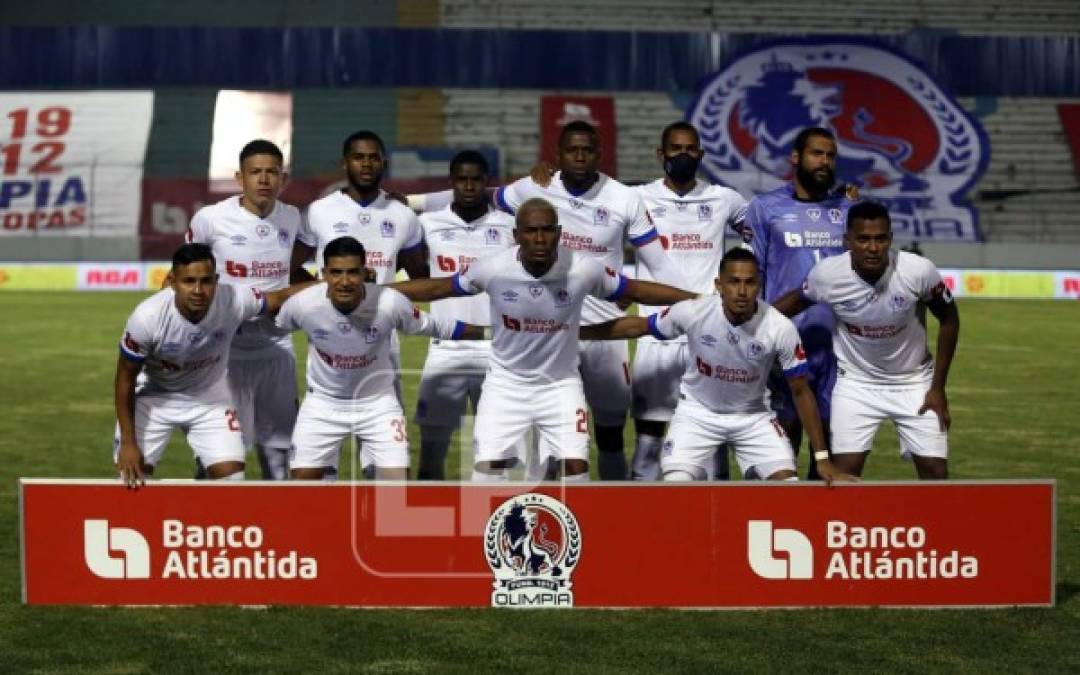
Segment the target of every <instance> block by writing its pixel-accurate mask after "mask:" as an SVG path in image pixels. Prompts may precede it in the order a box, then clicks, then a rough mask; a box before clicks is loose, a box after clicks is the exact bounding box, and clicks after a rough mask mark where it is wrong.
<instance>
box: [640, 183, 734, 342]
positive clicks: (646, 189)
mask: <svg viewBox="0 0 1080 675" xmlns="http://www.w3.org/2000/svg"><path fill="white" fill-rule="evenodd" d="M634 190H635V191H636V192H637V193H638V194H639V195H641V198H642V199H643V200H644V201H645V207H646V208H647V209H648V210H649V215H650V216H652V221H653V223H655V224H656V231H657V233H658V234H659V235H660V244H661V245H662V246H663V247H664V251H665V252H666V253H667V255H668V257H669V258H670V259H671V261H672V262H673V263H675V265H676V266H677V267H678V268H679V270H680V271H681V272H682V273H683V277H684V278H685V279H686V285H685V286H684V288H685V289H686V290H688V291H691V292H694V293H702V294H705V295H709V294H711V293H714V292H715V291H716V286H715V284H714V281H715V280H716V276H717V273H718V271H719V268H720V260H721V259H722V258H723V257H724V233H725V232H726V231H727V230H728V228H729V227H731V226H732V225H734V224H736V223H741V222H742V221H743V220H744V219H745V218H746V205H747V203H746V200H745V199H743V197H742V195H740V194H739V193H738V192H736V191H734V190H732V189H731V188H726V187H723V186H721V185H710V184H708V183H705V182H702V181H700V180H699V181H697V183H696V184H695V185H694V187H693V189H692V190H690V191H689V192H687V193H686V194H684V195H680V194H679V193H677V192H675V191H673V190H672V189H671V188H669V187H668V186H667V185H665V184H664V179H663V178H661V179H658V180H655V181H653V182H651V183H646V184H645V185H638V186H637V187H635V188H634ZM635 276H636V278H638V279H643V280H645V281H652V280H653V276H652V274H650V273H649V269H648V267H646V266H645V265H642V264H641V262H640V261H639V262H638V264H637V267H636V272H635ZM659 310H660V308H659V307H650V306H647V305H642V306H640V307H639V308H638V313H639V314H641V316H647V315H649V314H652V313H654V312H657V311H659ZM642 339H643V340H652V339H653V338H652V337H649V336H646V337H644V338H642ZM678 341H679V342H685V341H686V338H685V336H683V337H681V338H679V339H678Z"/></svg>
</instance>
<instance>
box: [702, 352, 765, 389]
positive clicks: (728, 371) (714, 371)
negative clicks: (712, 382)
mask: <svg viewBox="0 0 1080 675" xmlns="http://www.w3.org/2000/svg"><path fill="white" fill-rule="evenodd" d="M694 361H695V365H696V366H697V371H698V372H699V373H701V374H702V375H704V376H705V377H712V378H716V379H717V380H723V381H724V382H736V383H739V384H749V383H751V382H756V381H757V380H759V379H761V374H760V373H755V372H751V371H749V370H747V369H745V368H729V367H727V366H723V365H720V364H715V365H714V364H711V363H709V362H708V361H705V360H704V359H702V358H701V357H700V356H696V357H694Z"/></svg>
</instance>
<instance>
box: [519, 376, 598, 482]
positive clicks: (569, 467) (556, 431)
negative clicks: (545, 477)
mask: <svg viewBox="0 0 1080 675" xmlns="http://www.w3.org/2000/svg"><path fill="white" fill-rule="evenodd" d="M532 394H533V395H532V399H533V404H534V415H535V420H536V433H537V436H538V437H539V438H538V445H539V452H540V453H541V455H549V456H551V457H552V459H553V460H554V461H555V462H556V463H557V465H558V467H559V471H560V473H561V475H562V479H563V480H565V481H570V482H580V481H587V480H589V411H588V404H587V403H586V400H585V392H584V389H583V388H582V385H581V381H580V380H578V379H576V378H573V379H568V380H562V381H559V382H554V383H552V384H548V385H544V386H543V387H537V388H536V389H535V390H534V391H533V392H532Z"/></svg>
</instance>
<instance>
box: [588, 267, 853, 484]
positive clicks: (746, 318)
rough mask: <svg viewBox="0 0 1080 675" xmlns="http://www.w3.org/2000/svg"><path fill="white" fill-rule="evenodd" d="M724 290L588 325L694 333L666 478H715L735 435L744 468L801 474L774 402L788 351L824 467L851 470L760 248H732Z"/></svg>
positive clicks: (591, 332)
mask: <svg viewBox="0 0 1080 675" xmlns="http://www.w3.org/2000/svg"><path fill="white" fill-rule="evenodd" d="M716 287H717V290H718V291H719V292H720V295H719V296H716V295H711V296H705V297H700V298H698V299H696V300H692V301H689V302H681V303H679V304H677V305H674V306H672V307H670V308H668V309H666V310H664V311H663V312H661V313H660V314H653V315H651V316H649V317H648V318H645V317H624V318H621V319H616V320H615V321H611V322H608V323H605V324H600V325H598V326H588V327H585V328H582V331H581V332H582V336H586V335H588V336H589V337H595V338H597V339H608V338H611V339H618V338H626V337H640V336H641V335H644V334H645V333H646V332H649V333H651V334H652V335H653V336H654V337H656V338H657V339H660V340H669V339H672V338H674V337H677V336H680V335H686V336H687V349H688V350H689V358H690V365H689V367H688V368H687V369H686V373H685V374H684V375H683V379H682V383H681V386H680V394H679V404H678V406H677V407H676V409H675V416H674V417H673V418H672V420H671V424H670V426H669V427H668V431H667V435H666V437H665V438H664V443H663V450H662V452H661V469H662V471H663V476H664V480H669V481H688V480H705V479H706V478H707V477H708V472H709V470H710V468H711V467H712V466H713V454H714V453H715V451H716V446H717V445H719V444H721V443H731V444H732V445H734V447H735V459H736V461H737V462H738V463H739V468H740V469H741V470H742V473H743V476H744V477H747V478H759V479H769V480H795V475H796V474H795V454H794V451H793V450H792V448H791V443H790V441H788V438H787V435H786V434H785V433H784V430H783V428H782V427H781V426H780V424H779V422H778V421H777V419H776V416H775V415H774V414H773V413H772V411H771V410H769V408H768V406H767V404H766V402H765V400H766V399H765V389H766V386H765V385H766V380H767V378H768V375H769V372H770V371H771V369H772V365H773V363H774V362H775V361H777V360H779V362H780V366H781V367H782V368H783V371H784V374H785V376H786V377H787V380H788V382H789V383H790V384H791V388H792V391H793V393H794V395H795V404H796V408H797V410H798V413H799V416H800V418H801V419H802V420H803V423H804V424H805V425H806V428H807V430H808V432H809V434H810V443H811V445H812V447H813V448H814V450H815V452H814V459H815V460H816V461H817V465H818V470H819V471H820V473H821V476H822V477H823V478H824V479H825V480H826V481H827V482H831V481H833V480H837V479H840V480H843V479H846V478H849V477H848V476H846V475H844V474H842V473H840V472H838V471H837V470H836V469H834V468H833V466H832V465H831V463H830V462H829V455H828V452H826V450H825V437H824V432H823V431H822V427H821V421H820V419H819V418H818V412H817V404H816V403H815V402H814V396H813V394H812V393H811V391H810V389H809V388H808V387H807V385H806V377H805V374H806V356H805V354H804V353H803V350H802V345H801V344H800V342H799V334H798V331H796V330H795V325H794V324H793V323H791V320H790V319H786V318H784V317H783V316H782V315H781V314H780V313H779V312H777V311H776V310H775V309H773V308H772V307H770V306H769V305H767V304H765V303H764V302H761V301H758V300H757V296H758V292H759V291H760V289H761V280H760V277H759V276H758V267H757V261H756V260H755V259H754V255H753V254H752V253H750V252H749V251H747V250H745V249H741V248H735V249H732V250H730V251H728V252H727V254H726V255H725V256H724V259H723V262H722V263H721V267H720V276H719V277H718V278H717V280H716Z"/></svg>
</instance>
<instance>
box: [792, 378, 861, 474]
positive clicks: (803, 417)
mask: <svg viewBox="0 0 1080 675" xmlns="http://www.w3.org/2000/svg"><path fill="white" fill-rule="evenodd" d="M785 379H786V380H787V383H788V386H789V387H790V388H791V397H792V399H794V401H795V412H796V413H798V415H799V421H800V422H802V425H803V428H804V429H806V434H807V436H809V438H810V451H811V452H812V453H813V457H814V463H815V464H816V465H817V470H818V475H819V476H821V478H822V480H824V481H825V484H826V485H832V483H833V481H837V480H839V481H857V480H859V479H858V478H856V477H854V476H851V475H848V474H846V473H844V472H843V471H840V470H839V469H837V468H836V467H835V466H833V463H832V461H830V460H829V451H828V449H827V448H828V446H827V445H826V444H825V431H824V429H823V428H822V426H821V414H820V413H819V412H818V407H817V401H816V400H815V399H814V392H813V391H812V390H811V389H810V385H808V384H807V383H806V374H805V372H800V373H797V374H787V373H785Z"/></svg>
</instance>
